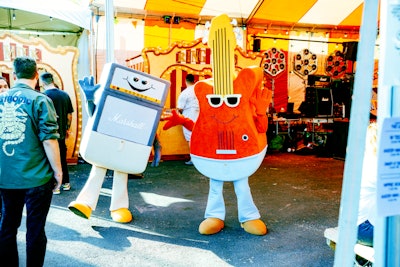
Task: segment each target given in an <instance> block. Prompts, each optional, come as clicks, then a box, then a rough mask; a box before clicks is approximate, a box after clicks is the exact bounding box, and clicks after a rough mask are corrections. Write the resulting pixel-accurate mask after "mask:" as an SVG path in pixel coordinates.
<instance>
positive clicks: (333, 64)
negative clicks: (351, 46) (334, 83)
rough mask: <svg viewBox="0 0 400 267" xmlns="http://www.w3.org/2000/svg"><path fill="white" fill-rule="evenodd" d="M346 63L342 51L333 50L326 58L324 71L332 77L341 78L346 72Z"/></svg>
mask: <svg viewBox="0 0 400 267" xmlns="http://www.w3.org/2000/svg"><path fill="white" fill-rule="evenodd" d="M346 70H347V64H346V60H345V59H344V56H343V53H342V52H340V51H337V50H336V51H335V52H333V53H332V54H331V55H330V56H328V57H327V58H326V68H325V71H326V73H327V74H328V75H329V76H331V77H332V78H334V79H335V78H341V77H343V75H344V74H345V73H346Z"/></svg>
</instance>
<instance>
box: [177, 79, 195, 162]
mask: <svg viewBox="0 0 400 267" xmlns="http://www.w3.org/2000/svg"><path fill="white" fill-rule="evenodd" d="M185 81H186V86H187V87H186V88H185V89H184V90H183V91H182V92H181V94H180V95H179V97H178V104H177V108H178V110H179V111H180V112H181V113H182V115H183V116H185V117H186V118H190V119H191V120H193V122H196V120H197V118H198V116H199V111H200V107H199V101H198V100H197V97H196V94H195V93H194V84H195V82H194V76H193V74H187V75H186V79H185ZM183 135H184V136H185V139H186V141H187V142H188V145H189V147H190V137H191V135H192V132H191V131H189V130H188V129H186V128H185V127H183ZM185 164H186V165H193V163H192V161H191V160H190V159H189V161H187V162H185Z"/></svg>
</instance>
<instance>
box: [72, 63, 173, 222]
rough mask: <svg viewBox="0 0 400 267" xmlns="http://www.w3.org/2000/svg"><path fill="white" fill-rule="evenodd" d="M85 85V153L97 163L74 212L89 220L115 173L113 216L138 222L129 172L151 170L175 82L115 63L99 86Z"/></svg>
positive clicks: (87, 79)
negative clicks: (160, 125) (131, 203)
mask: <svg viewBox="0 0 400 267" xmlns="http://www.w3.org/2000/svg"><path fill="white" fill-rule="evenodd" d="M79 85H80V87H81V89H82V91H83V92H84V95H85V98H86V107H87V111H88V114H89V119H88V123H87V125H86V127H85V131H84V134H83V137H82V141H81V146H80V154H81V156H82V157H83V159H85V160H86V161H87V162H89V163H91V164H92V169H91V171H90V174H89V177H88V180H87V182H86V183H85V185H84V187H83V188H82V190H81V192H80V193H79V195H78V197H77V199H76V200H75V201H72V202H71V203H70V204H69V205H68V208H69V209H70V210H71V211H72V212H74V213H75V214H76V215H78V216H81V217H83V218H86V219H89V218H90V215H91V213H92V211H94V210H95V209H96V205H97V202H98V199H99V195H100V190H101V187H102V184H103V181H104V177H105V175H106V172H107V170H108V169H110V170H113V171H114V175H113V183H112V193H111V204H110V212H111V218H112V219H113V220H114V221H116V222H119V223H128V222H130V221H132V214H131V212H130V210H129V199H128V188H127V183H128V173H131V174H138V173H142V172H143V171H144V170H145V169H146V166H147V163H148V159H149V156H150V153H151V149H152V144H153V141H154V138H155V133H156V129H157V126H158V123H159V121H160V117H161V113H162V108H163V106H164V103H165V99H166V96H167V93H168V89H169V85H170V84H169V82H168V81H165V80H162V79H160V78H157V77H153V76H151V75H148V74H146V73H142V72H139V71H136V70H133V69H130V68H127V67H125V66H121V65H118V64H115V63H108V64H106V65H105V66H104V69H103V72H102V75H101V80H100V83H99V84H95V83H94V78H93V77H85V78H84V79H83V80H80V81H79Z"/></svg>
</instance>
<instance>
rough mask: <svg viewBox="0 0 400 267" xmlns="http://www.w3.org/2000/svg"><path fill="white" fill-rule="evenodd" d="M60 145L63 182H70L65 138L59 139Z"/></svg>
mask: <svg viewBox="0 0 400 267" xmlns="http://www.w3.org/2000/svg"><path fill="white" fill-rule="evenodd" d="M58 146H59V148H60V158H61V167H62V172H63V179H62V183H63V184H66V183H69V172H68V164H67V145H66V144H65V139H58Z"/></svg>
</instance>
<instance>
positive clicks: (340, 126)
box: [332, 121, 349, 160]
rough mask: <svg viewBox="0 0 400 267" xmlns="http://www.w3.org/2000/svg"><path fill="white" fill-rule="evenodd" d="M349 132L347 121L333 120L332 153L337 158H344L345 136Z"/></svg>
mask: <svg viewBox="0 0 400 267" xmlns="http://www.w3.org/2000/svg"><path fill="white" fill-rule="evenodd" d="M348 133H349V122H345V121H335V122H333V133H332V154H333V157H335V158H339V159H343V160H344V159H345V158H346V147H347V136H348Z"/></svg>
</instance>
